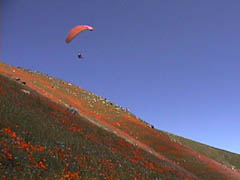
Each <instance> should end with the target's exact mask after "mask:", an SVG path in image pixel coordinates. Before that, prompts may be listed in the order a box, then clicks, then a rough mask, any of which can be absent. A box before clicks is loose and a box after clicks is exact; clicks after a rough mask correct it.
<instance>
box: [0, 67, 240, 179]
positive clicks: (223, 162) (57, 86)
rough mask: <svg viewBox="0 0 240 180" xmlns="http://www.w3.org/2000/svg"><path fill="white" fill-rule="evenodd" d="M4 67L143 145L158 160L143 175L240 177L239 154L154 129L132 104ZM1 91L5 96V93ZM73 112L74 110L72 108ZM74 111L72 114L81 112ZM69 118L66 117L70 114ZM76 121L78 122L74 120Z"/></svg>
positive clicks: (92, 120)
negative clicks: (123, 104) (132, 109)
mask: <svg viewBox="0 0 240 180" xmlns="http://www.w3.org/2000/svg"><path fill="white" fill-rule="evenodd" d="M0 67H1V68H0V72H1V74H3V75H4V76H6V77H8V78H10V79H12V80H14V81H17V82H19V83H20V84H22V85H24V86H25V88H30V89H33V90H35V91H36V92H37V93H39V94H41V95H43V96H45V97H46V98H47V99H50V100H51V101H53V102H55V103H53V104H55V106H54V107H55V108H53V109H59V107H60V106H59V105H61V106H62V108H63V109H64V108H65V109H68V110H69V111H70V112H76V113H77V114H79V115H80V116H79V117H81V118H82V119H84V120H85V121H84V122H88V123H90V124H91V125H92V126H94V127H96V128H97V129H101V130H102V131H104V132H106V133H110V134H109V135H108V136H114V137H117V138H120V139H121V141H124V142H125V143H126V144H128V145H126V146H125V149H126V150H125V151H128V149H129V147H132V148H136V149H138V150H136V151H142V152H145V153H143V154H146V155H148V156H149V157H150V156H151V158H152V160H154V163H153V162H151V161H150V160H149V159H148V160H147V162H151V163H150V165H149V164H144V165H146V166H145V167H146V168H147V169H148V168H150V169H151V170H152V171H154V169H156V168H157V169H158V170H155V171H154V172H155V173H152V172H151V173H146V174H145V176H144V175H143V174H141V176H142V177H145V178H146V177H147V178H150V174H152V175H153V176H155V177H157V176H158V177H161V176H162V177H164V178H165V179H166V178H167V177H169V178H170V179H173V177H175V178H177V179H219V180H220V179H240V173H239V172H238V171H237V170H239V169H240V166H239V164H240V163H239V162H240V160H239V158H238V159H236V158H235V157H239V155H237V154H233V153H229V152H226V151H222V150H217V149H215V148H208V147H207V146H205V145H200V144H199V143H196V144H195V145H193V144H194V143H189V141H187V140H183V138H180V137H179V138H177V136H174V135H171V134H168V133H165V132H163V131H159V130H156V129H154V128H152V126H151V125H149V124H147V123H145V122H144V121H142V120H140V119H139V118H137V117H136V116H135V115H133V114H131V113H130V112H129V111H128V110H126V109H124V108H122V107H120V106H117V105H114V104H113V103H111V102H109V101H108V100H106V99H104V98H101V97H99V96H96V95H95V94H93V93H90V92H88V91H86V90H83V89H81V88H78V87H76V86H74V85H72V84H71V83H66V82H63V81H61V80H58V79H55V78H52V77H49V76H47V75H43V74H41V73H36V72H32V71H29V70H25V69H22V68H16V67H14V66H9V65H7V64H3V63H1V64H0ZM3 79H4V78H3ZM1 86H2V85H1ZM28 91H29V90H27V92H28ZM25 94H26V96H30V95H31V94H32V93H30V95H29V94H28V93H26V92H25ZM1 97H4V96H2V93H1ZM9 98H10V97H9ZM41 102H42V101H41ZM23 107H24V106H23ZM43 107H45V105H44V106H43ZM24 109H25V107H24ZM24 111H25V110H24ZM62 111H63V110H62ZM65 111H66V110H65ZM65 111H64V112H65ZM68 113H69V112H68ZM5 114H8V118H7V119H9V117H11V116H12V115H11V114H10V113H7V112H5ZM69 114H70V115H71V113H69ZM75 116H76V115H75ZM75 116H74V118H77V117H75ZM23 117H24V116H23ZM39 117H42V116H39ZM79 117H78V118H79ZM23 119H24V118H23ZM47 119H48V118H47ZM65 119H67V120H68V119H69V117H66V118H65ZM67 120H66V121H67ZM53 121H56V120H53ZM68 121H69V120H68ZM1 122H2V119H1ZM13 124H14V123H13ZM77 125H78V123H76V126H77ZM18 126H19V125H18ZM1 128H2V127H1ZM8 128H9V127H8V126H6V125H4V126H3V130H2V131H4V132H5V131H6V132H8V130H9V132H10V137H11V135H12V133H13V132H15V131H13V130H12V129H11V128H10V129H8ZM32 128H33V127H32ZM94 129H95V128H94ZM139 130H140V131H139ZM45 131H46V130H45ZM75 133H76V132H75ZM37 136H38V135H36V137H35V138H37ZM95 136H96V134H95ZM109 146H110V147H111V146H112V144H109ZM115 148H116V149H118V150H119V149H121V148H120V146H119V148H118V145H116V146H115ZM123 149H124V148H123ZM130 149H131V148H130ZM206 150H207V151H206ZM121 151H122V149H121V150H120V152H121ZM134 151H135V150H134ZM141 156H142V155H141ZM123 157H124V155H123ZM126 157H127V156H126ZM142 159H144V158H140V159H139V158H138V159H137V161H136V162H138V161H139V160H142ZM155 161H156V162H155ZM136 162H135V163H136ZM137 164H139V163H137ZM144 165H143V166H144ZM166 167H168V168H166ZM95 168H97V166H96V167H95ZM133 169H134V170H133V175H132V177H134V176H137V174H136V173H135V172H139V173H140V172H143V170H139V171H137V170H136V171H135V167H134V168H133ZM143 169H144V168H143ZM122 172H126V171H122ZM118 173H120V172H116V173H115V175H116V176H115V177H117V174H118ZM120 174H121V173H120ZM125 175H126V174H125ZM120 179H121V178H120ZM130 179H131V178H130ZM150 179H152V178H150Z"/></svg>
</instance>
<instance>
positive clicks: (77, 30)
mask: <svg viewBox="0 0 240 180" xmlns="http://www.w3.org/2000/svg"><path fill="white" fill-rule="evenodd" d="M86 30H90V31H93V27H92V26H89V25H78V26H75V27H74V28H72V29H71V31H70V32H69V33H68V35H67V38H66V40H65V41H66V43H70V42H71V41H72V40H73V39H74V38H75V37H76V36H77V35H78V34H79V33H81V32H83V31H86Z"/></svg>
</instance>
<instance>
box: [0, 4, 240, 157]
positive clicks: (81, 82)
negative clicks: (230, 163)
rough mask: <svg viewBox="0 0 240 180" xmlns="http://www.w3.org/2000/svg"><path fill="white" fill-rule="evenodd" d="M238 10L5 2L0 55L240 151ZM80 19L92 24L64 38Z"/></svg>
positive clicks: (0, 7)
mask: <svg viewBox="0 0 240 180" xmlns="http://www.w3.org/2000/svg"><path fill="white" fill-rule="evenodd" d="M239 7H240V1H237V0H228V1H219V0H211V1H209V0H202V1H190V0H182V1H179V0H172V1H163V0H142V1H139V0H116V1H114V0H101V1H100V0H87V1H84V0H82V1H80V0H71V1H70V0H1V1H0V13H1V14H0V15H1V21H0V23H1V24H0V27H1V29H0V30H1V61H3V62H5V63H8V64H11V65H15V66H21V67H24V68H28V69H32V70H37V71H41V72H43V73H47V74H49V75H51V76H54V77H57V78H61V79H63V80H66V81H69V82H72V83H74V84H76V85H78V86H80V87H82V88H84V89H87V90H90V91H92V92H94V93H96V94H97V95H100V96H103V97H106V98H107V99H109V100H110V101H112V102H114V103H116V104H119V105H121V106H123V107H125V108H128V109H130V111H131V112H133V113H134V114H136V115H137V116H139V117H141V118H142V119H143V120H145V121H147V122H148V123H150V124H153V125H154V126H155V127H156V128H157V129H161V130H164V131H168V132H171V133H174V134H177V135H180V136H184V137H186V138H190V139H193V140H196V141H199V142H202V143H205V144H209V145H212V146H215V147H218V148H222V149H226V150H229V151H232V152H236V153H240V142H239V139H240V81H239V80H240V23H239V19H240V11H239ZM79 24H88V25H92V26H93V27H94V28H95V30H94V31H92V32H90V31H88V32H84V33H82V34H81V35H79V36H78V37H77V38H76V39H74V40H73V41H72V43H71V44H66V43H65V38H66V35H67V33H68V32H69V30H70V29H71V28H72V27H74V26H75V25H79ZM78 51H81V52H83V54H84V56H85V59H84V60H83V61H79V60H78V59H77V57H76V55H77V52H78Z"/></svg>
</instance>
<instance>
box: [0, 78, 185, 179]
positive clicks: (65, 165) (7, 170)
mask: <svg viewBox="0 0 240 180" xmlns="http://www.w3.org/2000/svg"><path fill="white" fill-rule="evenodd" d="M0 82H1V86H0V92H1V96H0V105H1V109H0V117H1V118H0V176H1V178H0V179H36V178H39V179H47V178H49V179H61V178H62V179H82V178H83V179H84V178H91V177H98V178H100V179H107V178H108V179H117V178H120V179H126V178H127V179H134V178H135V177H138V179H154V178H155V179H156V178H164V179H182V178H178V177H177V173H174V171H172V170H171V165H169V164H168V163H166V162H164V161H160V160H158V159H156V158H155V157H154V156H152V155H151V154H149V153H147V152H145V151H143V150H141V149H139V148H137V147H135V146H133V145H131V144H129V143H127V142H126V141H125V140H123V139H121V138H119V137H118V136H116V135H114V134H112V133H110V132H107V131H104V130H102V129H101V128H99V127H97V126H94V125H93V124H91V123H89V122H88V121H87V120H85V119H83V118H81V117H79V116H75V115H72V114H71V113H69V112H68V111H67V109H66V108H64V107H61V106H59V105H57V104H55V103H53V102H51V101H49V100H48V99H46V98H44V97H41V96H40V95H39V94H37V93H36V92H34V91H32V90H30V89H28V88H27V87H26V86H22V85H21V84H18V83H16V82H14V81H10V80H8V79H7V78H5V77H3V76H0ZM23 89H24V90H27V91H29V92H30V94H27V93H24V92H23V91H22V90H23ZM164 168H166V170H165V171H164ZM160 170H161V171H160ZM176 172H177V171H176ZM179 173H180V172H179Z"/></svg>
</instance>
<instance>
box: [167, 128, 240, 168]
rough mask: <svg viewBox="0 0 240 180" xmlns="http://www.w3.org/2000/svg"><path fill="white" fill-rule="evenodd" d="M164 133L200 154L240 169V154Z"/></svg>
mask: <svg viewBox="0 0 240 180" xmlns="http://www.w3.org/2000/svg"><path fill="white" fill-rule="evenodd" d="M164 133H166V134H167V135H168V136H170V137H171V139H172V140H174V141H177V142H179V143H180V144H182V145H184V146H186V147H189V148H191V149H193V150H194V151H196V152H198V153H200V154H203V155H205V156H207V157H209V158H211V159H213V160H215V161H217V162H219V163H221V164H223V165H226V166H228V167H229V168H232V169H236V170H240V154H236V153H232V152H229V151H225V150H222V149H218V148H214V147H211V146H208V145H205V144H202V143H199V142H196V141H192V140H190V139H186V138H184V137H181V136H177V135H174V134H171V133H168V132H164Z"/></svg>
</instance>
